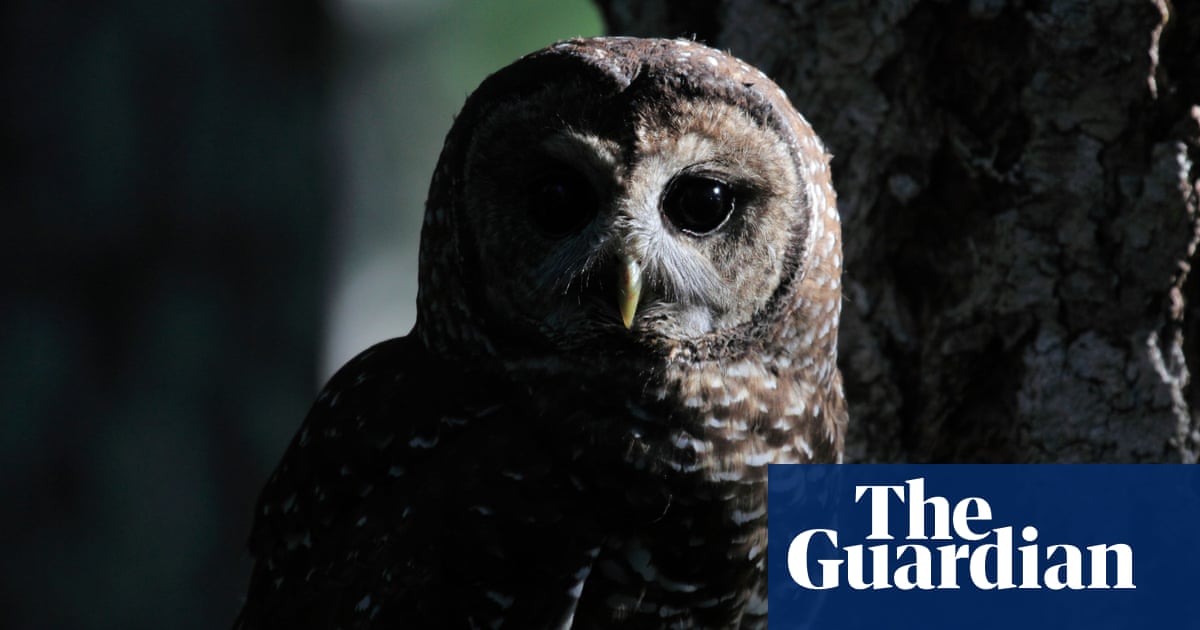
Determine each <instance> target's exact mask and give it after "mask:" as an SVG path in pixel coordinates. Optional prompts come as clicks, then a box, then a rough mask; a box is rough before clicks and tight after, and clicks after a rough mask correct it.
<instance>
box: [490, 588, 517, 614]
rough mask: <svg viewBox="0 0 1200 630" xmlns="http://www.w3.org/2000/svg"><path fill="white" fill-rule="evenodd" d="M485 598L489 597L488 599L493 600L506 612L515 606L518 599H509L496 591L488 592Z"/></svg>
mask: <svg viewBox="0 0 1200 630" xmlns="http://www.w3.org/2000/svg"><path fill="white" fill-rule="evenodd" d="M484 596H485V597H487V598H488V599H490V600H492V601H493V602H496V605H497V606H499V607H500V608H502V609H504V610H508V609H509V608H511V607H512V605H513V602H515V601H517V600H516V599H514V598H512V597H509V596H507V595H505V594H503V593H498V592H496V591H487V592H485V593H484Z"/></svg>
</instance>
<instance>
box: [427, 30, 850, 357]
mask: <svg viewBox="0 0 1200 630" xmlns="http://www.w3.org/2000/svg"><path fill="white" fill-rule="evenodd" d="M828 159H829V158H828V156H827V155H826V153H825V151H824V149H823V147H822V146H821V143H820V141H819V140H818V138H817V136H816V135H815V134H814V133H813V131H812V129H811V127H809V125H808V123H807V122H806V121H805V120H804V119H803V117H801V116H800V115H799V114H798V113H796V111H795V110H794V109H793V108H792V106H791V105H790V104H789V103H788V101H787V98H786V96H784V94H783V92H782V91H781V90H780V89H779V88H778V87H777V86H776V85H775V84H774V83H772V82H771V81H770V80H769V79H767V77H766V76H765V75H763V74H762V73H761V72H759V71H757V70H755V69H753V68H751V67H749V66H747V65H746V64H745V63H743V62H741V61H739V60H737V59H734V58H733V57H731V56H729V55H726V54H724V53H721V52H719V51H716V50H713V49H711V48H708V47H705V46H703V45H700V44H697V43H695V42H691V41H686V40H653V39H633V38H595V39H581V40H571V41H565V42H561V43H559V44H555V45H553V46H551V47H549V48H546V49H544V50H541V51H538V52H535V53H533V54H531V55H528V56H526V57H524V58H522V59H520V60H518V61H517V62H515V63H513V64H512V65H510V66H508V67H506V68H504V69H503V70H500V71H499V72H497V73H496V74H494V75H492V76H491V77H489V78H488V79H487V80H486V81H484V83H483V84H482V85H481V86H480V87H479V89H478V90H476V91H475V93H474V94H472V95H471V96H470V98H469V99H468V100H467V103H466V105H465V106H464V108H463V110H462V112H461V114H460V115H459V116H458V118H457V119H456V121H455V124H454V127H453V128H452V130H451V131H450V134H449V136H448V137H447V140H446V145H445V148H444V149H443V152H442V156H441V159H440V161H439V163H438V166H437V170H436V173H435V175H434V179H433V184H432V187H431V192H430V196H429V202H428V206H427V211H426V217H425V226H424V230H423V233H422V242H421V278H420V295H419V298H418V311H419V313H420V315H419V320H418V330H419V331H420V332H421V334H423V335H425V337H426V339H427V340H428V341H431V342H433V343H435V344H436V345H440V346H444V347H448V348H458V349H460V350H461V349H463V348H467V347H474V348H480V349H486V351H491V352H495V351H496V348H499V347H502V346H507V345H517V344H519V345H520V347H522V348H526V349H527V348H530V347H535V348H537V347H540V348H545V349H548V350H552V351H557V352H564V351H565V352H571V351H584V350H587V349H589V348H591V347H607V348H612V347H616V346H623V345H624V346H628V347H642V348H648V349H653V350H676V351H677V350H678V349H680V348H686V349H688V351H689V352H700V353H705V352H707V349H708V348H712V347H720V348H722V350H723V351H725V352H728V351H729V350H731V349H732V350H736V348H738V347H747V346H751V345H755V344H758V345H762V341H763V340H764V339H767V338H771V339H774V340H778V339H780V338H792V337H796V336H797V333H798V331H800V329H802V328H812V330H814V331H815V330H817V327H819V326H821V324H822V323H828V322H830V321H831V322H832V325H831V326H829V325H827V326H826V327H825V330H826V332H828V331H829V329H830V327H832V329H833V336H834V337H836V326H837V314H838V313H839V312H840V274H841V244H840V236H839V227H838V217H837V212H836V207H835V200H834V193H833V189H832V186H831V185H830V175H829V168H828ZM826 336H828V335H826ZM808 339H809V341H810V342H812V341H815V340H814V336H813V334H811V333H810V334H809V335H808Z"/></svg>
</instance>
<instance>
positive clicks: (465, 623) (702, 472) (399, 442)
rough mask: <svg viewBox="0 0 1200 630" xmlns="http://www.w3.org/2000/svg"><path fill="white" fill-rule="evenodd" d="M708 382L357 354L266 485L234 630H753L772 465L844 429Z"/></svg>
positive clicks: (780, 390) (747, 368)
mask: <svg viewBox="0 0 1200 630" xmlns="http://www.w3.org/2000/svg"><path fill="white" fill-rule="evenodd" d="M710 367H712V369H708V368H704V367H703V366H701V369H689V370H682V368H667V369H665V370H662V371H660V372H656V373H655V374H656V375H657V376H655V375H654V374H648V373H646V372H637V371H633V372H631V373H633V374H641V375H642V376H643V377H648V379H649V380H648V381H643V383H642V384H641V385H640V386H639V387H636V388H622V387H619V386H618V387H615V388H614V386H613V385H612V384H611V383H608V384H604V385H602V384H601V383H600V381H598V380H595V376H596V375H575V376H569V375H562V376H560V377H558V378H552V377H547V378H545V379H536V380H532V381H531V380H521V379H522V373H521V371H520V370H517V371H513V372H508V373H503V374H501V373H497V372H489V371H486V370H482V369H481V370H480V371H478V372H474V373H464V372H462V371H460V370H454V369H450V368H448V367H447V366H446V365H445V364H443V363H442V362H441V361H439V360H438V359H437V358H436V357H434V356H432V355H431V354H430V353H429V352H428V351H426V350H425V348H424V347H423V346H422V344H421V342H420V341H419V340H418V339H417V338H416V337H415V336H412V335H410V336H409V337H406V338H403V339H394V340H391V341H387V342H384V343H381V344H379V345H377V346H375V347H373V348H371V349H369V350H367V351H365V352H363V353H362V354H361V355H359V356H358V357H357V358H355V359H354V360H353V361H351V362H350V363H348V364H347V365H346V366H345V367H343V368H342V369H341V370H340V371H339V372H338V373H337V374H336V375H335V376H334V377H333V379H332V380H331V381H330V383H329V385H328V386H327V387H326V388H325V390H324V391H323V392H322V394H321V395H320V397H319V398H318V400H317V402H316V403H315V404H314V406H313V409H312V410H311V412H310V413H309V415H308V418H307V419H306V421H305V423H304V425H303V427H302V428H301V430H300V431H299V433H298V434H297V435H296V437H295V438H294V439H293V441H292V443H291V445H290V446H289V448H288V452H287V454H286V455H285V457H284V459H283V461H282V463H281V464H280V465H279V467H278V469H277V470H276V471H275V473H274V474H273V475H272V477H271V479H270V481H269V482H268V484H267V486H266V488H265V489H264V490H263V493H262V496H261V499H260V503H259V506H258V511H257V514H256V521H255V525H254V528H253V533H252V535H251V540H250V548H251V551H252V553H253V554H254V556H255V559H256V564H255V568H254V572H253V575H252V578H251V587H250V590H249V595H248V597H247V601H246V604H245V607H244V609H243V611H242V614H241V616H240V617H239V620H238V625H237V626H236V627H238V628H245V629H251V628H272V627H279V628H284V627H287V628H305V627H311V628H318V627H319V628H334V627H344V628H355V627H362V628H365V627H381V626H387V625H388V624H390V623H394V624H398V625H402V626H405V627H455V626H462V627H471V626H479V627H489V626H491V625H492V623H493V622H494V621H496V620H503V621H504V622H505V624H506V627H520V628H538V627H593V626H595V627H605V626H607V625H608V624H611V623H612V622H613V621H614V619H623V620H624V622H625V623H627V624H633V625H635V626H637V625H644V626H650V627H660V626H662V625H663V624H669V623H672V622H680V623H686V624H694V625H697V626H699V627H730V626H736V625H738V624H739V622H740V623H741V624H742V625H743V626H757V625H760V623H762V624H765V611H766V606H765V597H766V591H765V557H766V556H765V546H766V515H765V509H766V503H765V476H766V464H767V463H768V462H778V461H833V460H834V459H835V458H836V457H837V455H836V454H837V453H838V452H840V443H841V432H842V430H843V427H844V417H845V413H844V409H843V408H841V407H840V406H838V405H836V404H834V403H832V402H831V401H832V400H835V399H836V400H840V397H838V396H822V395H821V393H822V391H823V390H824V389H825V388H826V387H827V386H828V385H829V384H826V385H823V386H822V385H819V384H809V383H808V381H805V380H803V378H802V377H803V375H802V374H799V373H795V372H788V371H784V372H782V373H781V372H780V371H779V370H778V369H777V368H776V369H774V370H772V369H771V368H770V367H767V366H764V365H759V364H753V363H750V362H745V363H737V364H730V365H725V366H723V367H721V368H716V367H715V366H710ZM764 375H766V376H768V377H769V378H767V379H766V380H764V378H763V377H764ZM833 375H834V377H835V378H836V371H834V372H833ZM581 378H582V379H584V380H583V381H580V380H579V379H581ZM589 378H591V379H592V380H590V381H589V380H587V379H589ZM636 380H637V379H630V382H631V383H633V382H636ZM572 382H573V383H574V385H573V386H572V385H570V383H572ZM833 385H834V386H836V387H840V384H833ZM818 409H819V411H818ZM376 624H381V625H379V626H377V625H376Z"/></svg>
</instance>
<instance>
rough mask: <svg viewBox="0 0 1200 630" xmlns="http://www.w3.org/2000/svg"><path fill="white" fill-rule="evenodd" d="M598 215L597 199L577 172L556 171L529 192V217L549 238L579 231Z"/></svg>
mask: <svg viewBox="0 0 1200 630" xmlns="http://www.w3.org/2000/svg"><path fill="white" fill-rule="evenodd" d="M595 215H596V196H595V194H594V193H593V192H592V187H591V185H589V184H588V182H587V180H586V179H584V178H583V177H582V176H581V175H579V174H577V173H572V172H570V171H557V172H554V173H551V174H549V175H546V176H545V177H542V178H541V179H538V180H537V181H535V182H534V183H533V186H532V188H531V189H530V192H529V218H530V219H532V220H533V222H534V223H535V224H537V226H538V227H539V228H541V230H542V231H543V232H545V233H546V234H547V235H548V236H552V237H555V238H561V237H564V236H567V235H568V234H573V233H575V232H577V231H579V230H580V229H581V228H583V226H585V225H587V223H588V222H589V221H591V220H592V217H593V216H595Z"/></svg>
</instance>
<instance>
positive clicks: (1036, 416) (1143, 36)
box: [599, 0, 1200, 462]
mask: <svg viewBox="0 0 1200 630" xmlns="http://www.w3.org/2000/svg"><path fill="white" fill-rule="evenodd" d="M599 4H601V8H602V10H603V12H604V14H605V18H606V20H607V23H608V26H609V31H610V32H612V33H616V34H633V35H646V36H649V35H654V36H679V35H684V36H691V35H694V36H695V37H697V38H698V39H701V40H704V41H706V42H707V43H709V44H710V45H713V46H716V47H719V48H723V49H728V50H730V51H732V52H733V54H735V55H737V56H739V57H741V58H743V59H745V60H747V61H748V62H751V63H753V64H755V65H757V66H759V67H760V68H762V69H763V71H764V72H766V73H767V74H769V75H771V76H772V77H773V78H775V79H776V81H778V82H779V83H780V85H781V86H783V87H784V89H786V90H787V91H788V93H789V95H790V96H791V98H792V102H793V103H794V104H795V105H796V107H797V109H799V110H800V111H801V112H802V113H803V114H804V115H805V116H806V117H808V119H809V121H811V122H812V124H813V126H814V127H815V128H816V130H817V132H818V133H819V134H820V135H821V136H822V138H823V139H824V140H825V141H826V144H827V145H828V146H829V148H830V151H831V152H832V153H833V154H834V156H835V159H834V162H833V168H834V176H835V183H836V187H837V190H838V194H839V208H840V210H841V213H842V221H843V234H844V239H845V259H846V272H845V288H846V294H845V305H844V310H843V320H842V328H841V361H840V363H841V366H842V370H843V373H844V375H845V380H846V389H847V395H848V396H849V398H850V412H851V425H850V434H849V440H848V447H847V461H855V462H896V461H916V462H1098V461H1106V462H1149V461H1167V462H1180V461H1183V462H1194V461H1196V459H1197V454H1198V449H1200V431H1198V428H1197V420H1196V417H1195V416H1194V412H1193V410H1194V409H1196V408H1197V402H1198V401H1197V398H1196V394H1195V393H1194V392H1193V391H1191V390H1189V388H1188V387H1187V385H1188V368H1187V364H1188V361H1189V359H1190V360H1191V361H1193V362H1194V361H1195V360H1196V358H1197V357H1198V356H1200V347H1198V346H1197V342H1196V339H1197V336H1196V335H1195V334H1191V333H1193V332H1197V333H1200V331H1195V327H1196V321H1197V317H1198V316H1200V311H1197V310H1196V307H1195V306H1192V307H1188V306H1185V305H1186V304H1187V303H1188V301H1187V299H1186V298H1187V297H1189V296H1195V295H1196V293H1197V291H1200V288H1198V287H1197V286H1196V281H1194V280H1193V281H1186V280H1187V271H1188V268H1189V264H1190V262H1191V259H1192V257H1193V254H1194V251H1195V245H1196V242H1197V198H1198V196H1200V186H1198V184H1197V175H1198V174H1200V167H1197V166H1195V163H1196V161H1197V157H1198V154H1200V106H1198V105H1197V104H1198V103H1200V7H1198V6H1197V5H1196V4H1195V3H1189V4H1187V5H1186V6H1185V4H1184V3H1183V2H1179V3H1177V5H1176V6H1171V5H1170V4H1169V3H1168V2H1167V0H1157V1H1150V0H1146V1H1142V2H1132V1H1130V0H1039V1H1033V0H1029V1H1022V0H972V1H971V2H943V1H936V0H910V1H907V2H904V1H895V2H882V3H874V2H820V1H818V0H783V1H780V0H771V1H768V0H747V1H744V2H738V3H723V2H719V1H717V0H710V1H708V2H705V3H702V4H696V3H685V2H672V1H669V0H666V1H664V0H659V1H657V2H643V1H641V0H600V2H599ZM1191 303H1192V304H1195V300H1192V301H1191Z"/></svg>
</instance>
